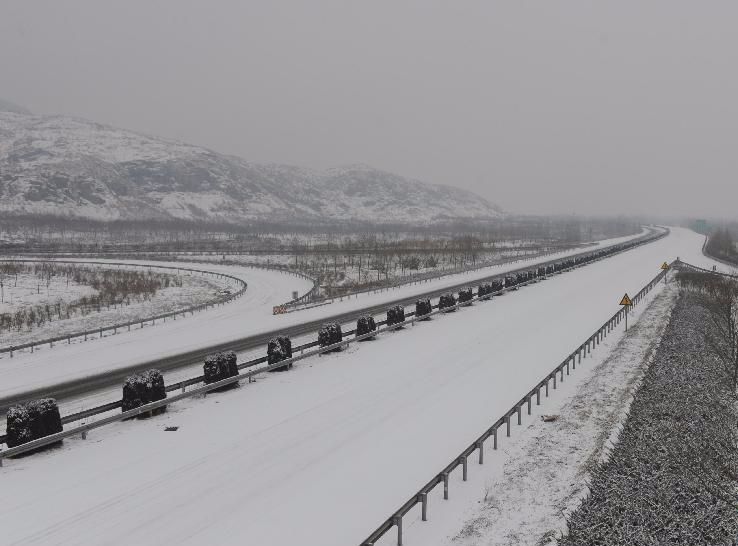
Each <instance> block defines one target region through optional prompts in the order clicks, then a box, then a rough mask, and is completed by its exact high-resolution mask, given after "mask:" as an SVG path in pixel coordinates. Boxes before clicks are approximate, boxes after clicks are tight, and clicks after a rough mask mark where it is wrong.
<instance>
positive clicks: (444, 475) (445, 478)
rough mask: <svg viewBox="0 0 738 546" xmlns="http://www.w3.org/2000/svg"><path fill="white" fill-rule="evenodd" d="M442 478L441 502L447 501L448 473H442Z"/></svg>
mask: <svg viewBox="0 0 738 546" xmlns="http://www.w3.org/2000/svg"><path fill="white" fill-rule="evenodd" d="M441 476H442V477H443V500H448V472H444V473H443V474H442V475H441Z"/></svg>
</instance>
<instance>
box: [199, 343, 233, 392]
mask: <svg viewBox="0 0 738 546" xmlns="http://www.w3.org/2000/svg"><path fill="white" fill-rule="evenodd" d="M237 375H238V362H237V359H236V353H234V352H233V351H228V352H225V353H217V354H215V355H210V356H208V357H207V358H206V359H205V365H204V366H203V376H204V379H205V384H206V385H209V384H211V383H217V382H218V381H223V380H224V379H228V378H229V377H235V376H237ZM236 383H237V382H234V383H233V385H236Z"/></svg>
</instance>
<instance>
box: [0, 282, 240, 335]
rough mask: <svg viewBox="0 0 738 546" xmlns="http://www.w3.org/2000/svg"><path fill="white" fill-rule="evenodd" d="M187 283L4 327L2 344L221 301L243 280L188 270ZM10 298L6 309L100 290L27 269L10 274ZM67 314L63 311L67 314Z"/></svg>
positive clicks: (7, 285)
mask: <svg viewBox="0 0 738 546" xmlns="http://www.w3.org/2000/svg"><path fill="white" fill-rule="evenodd" d="M179 280H180V281H181V283H182V285H181V286H175V285H174V283H172V284H171V285H170V286H169V287H166V288H160V289H159V290H157V291H156V293H155V294H153V295H152V296H151V297H150V298H149V299H147V300H138V299H137V298H135V297H134V298H133V301H131V302H130V303H128V304H118V305H113V306H112V307H106V306H104V305H103V306H101V308H100V310H99V311H97V310H94V309H93V310H90V311H89V314H78V313H73V314H72V316H70V317H69V318H60V319H55V320H52V321H49V322H45V323H43V324H42V325H40V326H38V325H34V326H33V327H32V328H30V329H29V328H26V327H24V328H23V329H22V330H21V331H20V332H19V331H17V330H16V329H8V330H3V331H0V347H8V346H10V345H21V344H23V343H28V342H31V341H38V340H43V339H48V338H53V337H56V336H62V335H69V334H74V333H76V332H82V331H85V330H94V329H95V328H105V327H108V326H113V325H114V324H120V323H124V322H127V321H132V320H138V319H144V318H146V317H152V316H156V315H160V314H165V313H169V312H172V311H175V310H180V309H185V308H188V307H192V306H195V305H200V304H203V303H206V302H208V301H213V300H215V299H216V298H217V297H218V296H219V293H220V291H221V290H223V289H228V290H229V291H230V292H232V293H233V292H237V291H238V290H240V288H241V285H240V284H238V283H237V281H235V280H233V279H230V278H220V277H211V276H201V275H199V274H193V273H188V272H182V274H181V275H179ZM4 290H5V300H6V301H5V303H4V304H2V303H0V313H14V312H16V311H18V310H19V309H22V308H24V307H28V306H31V305H49V306H51V307H52V309H53V308H54V306H55V305H56V304H57V303H58V302H64V303H68V304H73V303H74V302H77V301H78V300H79V299H80V298H82V297H83V296H92V295H95V294H97V291H96V290H95V289H94V288H92V287H91V286H86V285H84V284H78V283H76V282H74V281H71V280H70V281H68V280H67V279H66V278H65V277H62V276H55V277H51V278H50V279H49V283H48V284H47V283H46V282H39V280H38V277H37V276H35V275H33V274H22V275H19V276H18V278H17V283H16V282H15V279H14V278H10V280H7V279H6V282H5V287H4ZM62 316H63V314H62Z"/></svg>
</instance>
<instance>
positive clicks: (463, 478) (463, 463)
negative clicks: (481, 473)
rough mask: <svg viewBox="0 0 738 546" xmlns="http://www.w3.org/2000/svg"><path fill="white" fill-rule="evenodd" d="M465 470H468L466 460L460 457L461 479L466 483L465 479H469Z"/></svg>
mask: <svg viewBox="0 0 738 546" xmlns="http://www.w3.org/2000/svg"><path fill="white" fill-rule="evenodd" d="M467 469H468V465H467V458H466V456H464V457H461V479H462V480H464V481H466V480H467V478H468V477H469V475H468V472H467Z"/></svg>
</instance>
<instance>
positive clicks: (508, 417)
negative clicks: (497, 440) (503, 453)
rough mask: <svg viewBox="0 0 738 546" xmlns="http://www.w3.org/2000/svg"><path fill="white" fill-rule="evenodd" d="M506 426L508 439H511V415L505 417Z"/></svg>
mask: <svg viewBox="0 0 738 546" xmlns="http://www.w3.org/2000/svg"><path fill="white" fill-rule="evenodd" d="M505 425H507V437H508V438H509V437H510V414H509V413H508V414H507V415H505Z"/></svg>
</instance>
